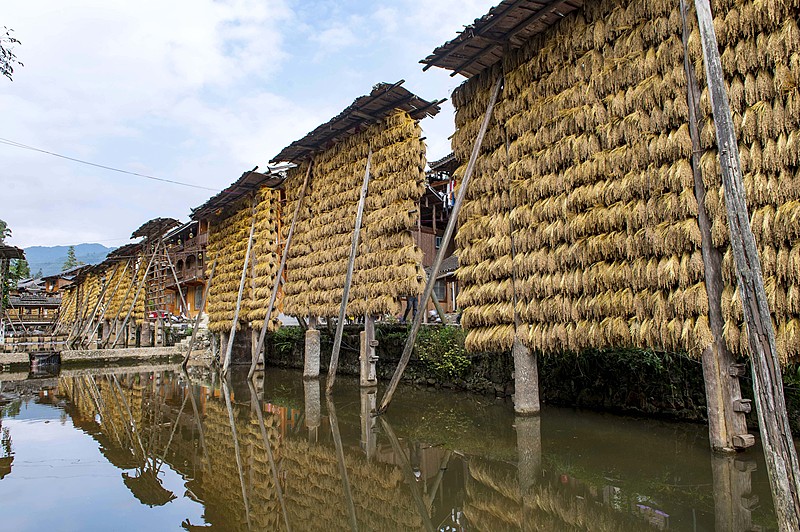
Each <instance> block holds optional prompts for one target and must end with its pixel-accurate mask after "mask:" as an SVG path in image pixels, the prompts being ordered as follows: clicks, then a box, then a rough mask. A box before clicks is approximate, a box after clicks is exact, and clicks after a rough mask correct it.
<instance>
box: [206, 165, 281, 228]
mask: <svg viewBox="0 0 800 532" xmlns="http://www.w3.org/2000/svg"><path fill="white" fill-rule="evenodd" d="M290 166H293V165H287V164H281V165H276V166H273V167H270V168H268V169H267V172H265V173H262V172H256V169H257V168H258V167H256V168H254V169H253V170H250V171H249V172H245V173H243V174H242V177H240V178H239V179H237V180H236V181H234V182H233V183H231V185H230V186H229V187H228V188H226V189H225V190H223V191H222V192H220V193H219V194H217V195H216V196H214V197H212V198H211V199H209V200H208V201H206V202H205V203H203V204H202V205H200V206H199V207H196V208H194V209H192V220H200V219H201V218H205V217H207V216H209V215H211V214H214V213H217V212H218V211H220V210H221V209H224V208H225V207H227V206H229V205H230V204H232V203H234V202H236V201H237V200H239V199H240V198H241V197H242V196H244V195H246V194H249V193H250V192H252V191H254V190H257V189H259V188H260V187H262V186H267V187H270V188H275V187H277V186H279V185H281V184H282V183H283V181H284V180H285V179H286V170H287V169H288V168H289V167H290Z"/></svg>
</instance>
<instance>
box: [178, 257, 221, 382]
mask: <svg viewBox="0 0 800 532" xmlns="http://www.w3.org/2000/svg"><path fill="white" fill-rule="evenodd" d="M217 258H219V251H217V253H216V254H215V255H214V262H212V263H211V274H210V275H209V276H208V282H206V288H205V290H203V300H202V301H201V302H200V308H199V309H198V311H197V316H195V318H194V327H193V328H192V337H191V338H190V339H189V349H188V350H187V351H186V356H184V357H183V362H181V367H182V368H183V369H184V370H185V369H186V364H188V363H189V357H190V356H192V349H193V348H194V341H195V338H197V328H198V327H199V326H200V316H202V315H203V310H204V309H205V308H206V300H207V299H208V294H209V292H211V281H213V280H214V273H216V271H217Z"/></svg>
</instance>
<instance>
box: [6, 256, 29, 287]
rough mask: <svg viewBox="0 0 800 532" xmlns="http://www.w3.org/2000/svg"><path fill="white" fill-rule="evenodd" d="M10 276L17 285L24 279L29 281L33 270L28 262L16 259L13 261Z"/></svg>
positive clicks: (9, 271)
mask: <svg viewBox="0 0 800 532" xmlns="http://www.w3.org/2000/svg"><path fill="white" fill-rule="evenodd" d="M8 276H9V277H10V278H11V280H12V281H13V282H14V284H15V285H16V283H17V282H18V281H22V280H23V279H29V278H30V276H31V268H30V266H28V261H26V260H21V259H15V260H13V261H11V267H10V268H9V270H8Z"/></svg>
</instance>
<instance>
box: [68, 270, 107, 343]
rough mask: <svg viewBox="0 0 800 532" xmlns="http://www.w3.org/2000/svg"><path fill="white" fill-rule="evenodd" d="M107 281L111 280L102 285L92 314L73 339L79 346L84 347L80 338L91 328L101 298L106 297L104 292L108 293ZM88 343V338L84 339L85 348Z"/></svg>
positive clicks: (101, 301)
mask: <svg viewBox="0 0 800 532" xmlns="http://www.w3.org/2000/svg"><path fill="white" fill-rule="evenodd" d="M109 281H111V279H108V280H107V281H106V282H105V283H104V284H103V289H102V290H101V291H100V295H99V296H97V303H95V305H94V308H93V309H92V312H91V313H90V314H89V316H88V317H87V318H86V320H85V321H86V323H84V325H82V326H81V330H80V332H79V333H78V335H77V337H76V338H75V341H78V340H80V344H79V345H84V343H83V340H81V338H82V337H83V336H84V335H85V334H86V333H87V332H89V328H91V326H92V321H93V320H94V319H95V317H97V311H98V310H100V305H102V304H103V298H104V297H105V296H106V292H107V291H108V287H109V285H110V284H111V283H110V282H109ZM99 323H100V322H98V327H99ZM92 336H94V333H92ZM89 342H91V340H90V339H89V338H87V339H86V346H87V347H88V346H89Z"/></svg>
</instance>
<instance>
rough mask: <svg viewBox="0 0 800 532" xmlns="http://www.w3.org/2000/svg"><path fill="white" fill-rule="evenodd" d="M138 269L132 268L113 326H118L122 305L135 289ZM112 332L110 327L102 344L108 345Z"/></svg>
mask: <svg viewBox="0 0 800 532" xmlns="http://www.w3.org/2000/svg"><path fill="white" fill-rule="evenodd" d="M132 261H133V259H131V262H132ZM141 267H142V265H141V264H139V268H141ZM137 270H138V268H135V267H134V268H131V272H132V277H131V284H129V285H128V289H127V290H126V291H125V297H123V298H122V301H121V302H120V304H119V308H117V313H116V314H115V315H114V320H113V321H112V323H113V324H114V325H113V326H112V327H116V326H117V322H118V321H119V315H120V314H121V313H122V305H124V304H125V302H126V301H127V300H128V296H130V295H131V290H133V285H134V284H135V282H136V272H137ZM119 329H120V327H117V331H119ZM111 334H112V330H111V328H109V330H108V335H107V336H106V338H105V340H103V344H102V345H103V347H107V344H108V341H109V340H110V339H111ZM116 342H117V341H116V340H114V344H115V345H116ZM111 347H112V348H113V347H114V346H113V345H112V346H111Z"/></svg>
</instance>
